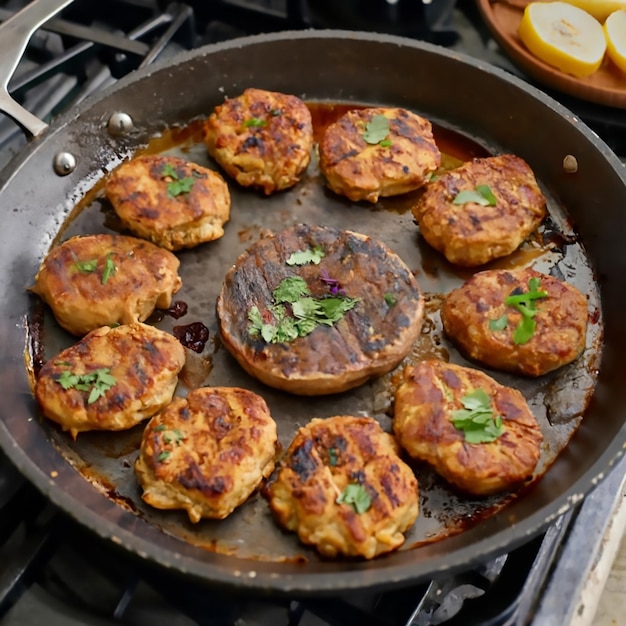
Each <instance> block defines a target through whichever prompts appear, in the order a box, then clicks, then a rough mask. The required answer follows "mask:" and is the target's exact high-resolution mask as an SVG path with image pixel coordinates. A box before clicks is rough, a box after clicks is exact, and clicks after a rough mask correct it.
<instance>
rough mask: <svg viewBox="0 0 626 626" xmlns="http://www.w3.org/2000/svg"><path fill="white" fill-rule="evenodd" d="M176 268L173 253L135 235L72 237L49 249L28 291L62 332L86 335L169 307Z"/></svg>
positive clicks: (177, 283) (175, 285)
mask: <svg viewBox="0 0 626 626" xmlns="http://www.w3.org/2000/svg"><path fill="white" fill-rule="evenodd" d="M179 265H180V262H179V260H178V259H177V258H176V257H175V256H174V255H173V254H172V253H171V252H168V251H167V250H163V249H162V248H159V247H158V246H155V245H154V244H152V243H150V242H148V241H142V240H141V239H137V238H135V237H125V236H122V235H85V236H78V237H72V238H71V239H68V240H67V241H65V242H64V243H62V244H61V245H60V246H56V247H55V248H52V250H50V252H49V253H48V255H47V256H46V258H45V259H44V260H43V263H42V264H41V267H40V269H39V272H38V273H37V276H36V278H35V285H34V286H33V287H32V288H31V291H32V292H33V293H36V294H37V295H39V296H40V297H41V298H42V299H43V300H44V301H45V302H46V303H47V304H48V305H49V306H50V308H51V309H52V312H53V313H54V316H55V318H56V320H57V321H58V322H59V324H60V325H61V326H62V327H63V328H65V329H66V330H67V331H69V332H70V333H72V334H74V335H84V334H85V333H88V332H89V331H90V330H93V329H95V328H100V327H101V326H110V325H114V324H130V323H131V322H136V321H140V322H142V321H144V320H145V319H147V318H148V316H149V315H150V314H151V313H152V312H153V311H154V309H155V307H158V308H163V309H166V308H168V307H169V306H170V305H171V303H172V296H173V294H175V293H176V292H177V291H178V290H179V289H180V287H181V284H182V281H181V279H180V276H179V275H178V267H179Z"/></svg>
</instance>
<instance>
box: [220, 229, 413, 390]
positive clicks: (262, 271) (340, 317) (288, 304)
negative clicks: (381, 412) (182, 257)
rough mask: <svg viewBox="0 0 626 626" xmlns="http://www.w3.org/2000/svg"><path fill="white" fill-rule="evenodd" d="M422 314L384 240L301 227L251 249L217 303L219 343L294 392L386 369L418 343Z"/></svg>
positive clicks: (409, 280) (406, 274)
mask: <svg viewBox="0 0 626 626" xmlns="http://www.w3.org/2000/svg"><path fill="white" fill-rule="evenodd" d="M308 257H314V259H313V261H308V260H306V259H307V258H308ZM302 259H304V262H300V261H301V260H302ZM314 261H317V262H314ZM423 311H424V303H423V299H422V297H421V295H420V291H419V287H418V285H417V282H416V280H415V278H414V276H413V274H412V273H411V271H410V270H409V269H408V268H407V267H406V265H405V264H404V263H403V261H402V260H401V259H400V258H399V257H398V256H397V255H396V254H395V253H393V252H392V251H391V250H390V249H389V248H388V247H387V246H385V245H384V244H383V243H381V242H380V241H378V240H376V239H374V238H372V237H367V236H366V235H363V234H360V233H355V232H351V231H346V230H338V229H336V228H327V227H322V226H308V225H306V224H300V225H297V226H293V227H291V228H287V229H286V230H283V231H281V232H279V233H276V234H274V235H273V236H271V237H267V238H265V239H261V240H260V241H258V242H256V243H255V244H253V245H252V246H250V248H248V249H247V250H246V251H245V252H244V253H243V254H242V255H241V256H240V257H239V258H238V259H237V261H236V263H235V264H234V266H233V267H232V268H231V269H230V270H229V271H228V273H227V274H226V277H225V279H224V284H223V286H222V289H221V292H220V295H219V297H218V300H217V315H218V323H219V329H220V333H221V337H222V342H223V344H224V345H225V346H226V348H227V349H228V351H229V352H230V353H231V354H232V355H233V356H234V357H235V358H236V359H237V361H238V362H239V364H240V365H241V366H242V367H243V368H244V369H245V370H246V371H247V372H248V373H250V374H252V375H253V376H256V377H257V378H258V379H259V380H261V381H262V382H264V383H265V384H267V385H270V386H272V387H276V388H278V389H283V390H285V391H289V392H292V393H297V394H303V395H321V394H327V393H335V392H339V391H345V390H346V389H351V388H353V387H356V386H357V385H360V384H362V383H364V382H365V381H366V380H368V379H369V378H371V377H373V376H378V375H381V374H384V373H386V372H388V371H390V370H392V369H393V368H394V367H395V366H396V365H398V363H399V362H400V361H401V360H402V359H403V358H404V357H405V356H406V355H407V353H408V352H409V350H410V349H411V346H412V345H413V342H414V341H415V340H416V339H417V337H418V335H419V332H420V328H421V325H422V319H423Z"/></svg>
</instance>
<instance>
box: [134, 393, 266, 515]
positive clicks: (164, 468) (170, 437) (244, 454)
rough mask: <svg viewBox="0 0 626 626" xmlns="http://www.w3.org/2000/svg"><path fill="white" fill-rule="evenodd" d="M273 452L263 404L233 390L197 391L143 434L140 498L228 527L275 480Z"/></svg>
mask: <svg viewBox="0 0 626 626" xmlns="http://www.w3.org/2000/svg"><path fill="white" fill-rule="evenodd" d="M276 445H277V435H276V423H275V422H274V420H273V419H272V417H271V416H270V412H269V409H268V407H267V404H266V403H265V401H264V400H263V398H261V397H260V396H258V395H256V394H254V393H252V392H251V391H248V390H246V389H239V388H236V387H232V388H230V387H215V388H210V387H205V388H201V389H196V390H194V391H191V392H190V393H189V394H188V395H187V398H186V399H183V398H176V399H175V400H174V401H173V402H172V403H171V404H170V405H169V406H168V407H167V408H166V409H165V410H164V411H162V412H161V413H159V414H158V415H155V416H154V417H153V418H152V419H151V420H150V422H149V423H148V425H147V426H146V429H145V431H144V435H143V439H142V442H141V450H140V452H139V457H138V459H137V462H136V463H135V472H136V474H137V477H138V479H139V482H140V484H141V486H142V487H143V496H142V497H143V499H144V500H145V501H146V502H147V503H148V504H150V505H152V506H153V507H155V508H158V509H184V510H186V511H187V514H188V515H189V519H190V520H191V521H192V522H194V523H195V522H198V521H200V520H201V519H202V518H215V519H223V518H225V517H227V516H228V515H229V514H230V513H231V512H232V511H233V510H234V509H235V508H236V507H238V506H239V505H241V504H243V503H244V502H245V501H246V500H247V499H248V497H249V496H250V495H251V494H252V492H253V491H254V490H255V489H256V488H257V487H258V486H259V485H260V484H261V482H262V481H263V479H264V478H266V477H267V476H269V475H270V473H271V472H272V470H273V469H274V457H275V455H276Z"/></svg>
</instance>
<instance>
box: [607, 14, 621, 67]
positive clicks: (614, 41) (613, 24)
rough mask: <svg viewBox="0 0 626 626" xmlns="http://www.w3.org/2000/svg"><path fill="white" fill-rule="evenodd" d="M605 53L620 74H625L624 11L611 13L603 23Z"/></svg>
mask: <svg viewBox="0 0 626 626" xmlns="http://www.w3.org/2000/svg"><path fill="white" fill-rule="evenodd" d="M604 34H605V35H606V52H607V54H608V55H609V58H610V59H611V61H613V63H615V65H617V67H619V69H620V70H622V72H626V10H621V11H615V13H611V15H609V17H608V18H607V20H606V22H605V23H604Z"/></svg>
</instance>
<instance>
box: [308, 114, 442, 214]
mask: <svg viewBox="0 0 626 626" xmlns="http://www.w3.org/2000/svg"><path fill="white" fill-rule="evenodd" d="M440 161H441V154H440V152H439V148H438V147H437V144H436V143H435V139H434V137H433V133H432V126H431V123H430V122H429V121H428V120H426V119H424V118H423V117H420V116H419V115H416V114H415V113H411V111H407V110H406V109H394V108H369V109H355V110H354V111H348V113H346V114H345V115H343V116H341V117H340V118H339V119H338V120H337V121H336V122H335V123H334V124H331V125H330V126H329V127H328V128H327V129H326V131H325V132H324V135H323V137H322V141H321V142H320V169H321V171H322V173H323V174H324V176H325V177H326V181H327V183H328V186H329V187H330V188H331V189H332V190H333V191H334V192H335V193H338V194H340V195H342V196H346V197H347V198H349V199H350V200H353V201H358V200H367V201H369V202H376V201H377V200H378V198H379V197H381V196H383V197H384V196H396V195H399V194H402V193H407V192H409V191H413V190H414V189H418V188H419V187H421V186H422V185H423V184H424V183H425V182H426V181H427V180H428V178H429V176H430V174H431V173H432V172H434V171H435V170H436V169H437V168H438V167H439V163H440Z"/></svg>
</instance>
